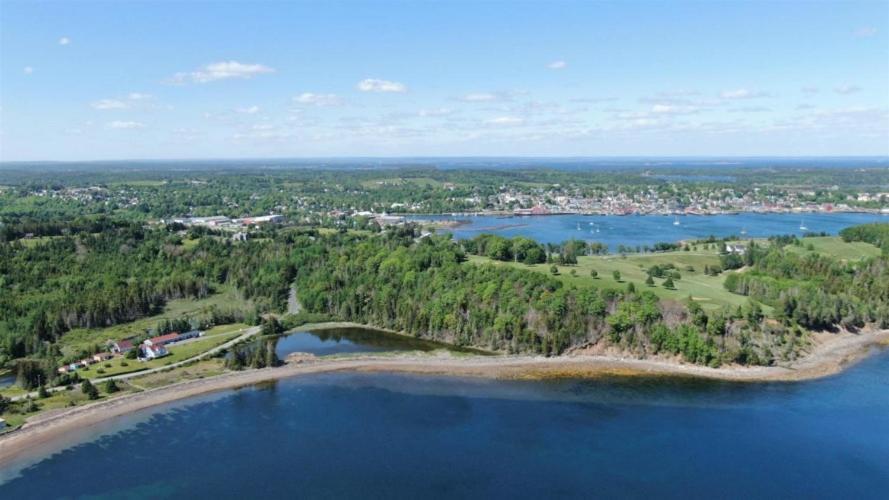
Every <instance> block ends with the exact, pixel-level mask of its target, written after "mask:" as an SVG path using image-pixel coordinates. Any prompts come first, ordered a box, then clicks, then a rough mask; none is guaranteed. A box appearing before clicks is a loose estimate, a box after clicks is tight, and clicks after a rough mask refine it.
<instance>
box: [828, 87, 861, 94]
mask: <svg viewBox="0 0 889 500" xmlns="http://www.w3.org/2000/svg"><path fill="white" fill-rule="evenodd" d="M860 90H861V87H859V86H857V85H840V86H839V87H836V88H835V89H833V91H834V92H836V93H837V94H842V95H849V94H854V93H856V92H858V91H860Z"/></svg>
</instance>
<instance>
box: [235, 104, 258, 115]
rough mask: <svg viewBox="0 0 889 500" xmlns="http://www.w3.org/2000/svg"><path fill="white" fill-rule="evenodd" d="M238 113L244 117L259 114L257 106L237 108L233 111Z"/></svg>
mask: <svg viewBox="0 0 889 500" xmlns="http://www.w3.org/2000/svg"><path fill="white" fill-rule="evenodd" d="M235 111H237V112H238V113H244V114H245V115H255V114H256V113H259V106H247V107H245V108H237V109H235Z"/></svg>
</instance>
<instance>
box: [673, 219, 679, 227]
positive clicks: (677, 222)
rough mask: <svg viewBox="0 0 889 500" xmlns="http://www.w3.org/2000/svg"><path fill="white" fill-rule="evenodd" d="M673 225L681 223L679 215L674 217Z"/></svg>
mask: <svg viewBox="0 0 889 500" xmlns="http://www.w3.org/2000/svg"><path fill="white" fill-rule="evenodd" d="M673 225H674V226H678V225H679V217H676V218H675V219H673Z"/></svg>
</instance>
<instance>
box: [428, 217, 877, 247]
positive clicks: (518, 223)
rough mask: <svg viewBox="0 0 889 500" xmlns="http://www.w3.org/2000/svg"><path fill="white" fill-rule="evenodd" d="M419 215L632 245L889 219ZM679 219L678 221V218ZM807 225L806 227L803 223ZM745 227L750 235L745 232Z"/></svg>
mask: <svg viewBox="0 0 889 500" xmlns="http://www.w3.org/2000/svg"><path fill="white" fill-rule="evenodd" d="M412 218H413V219H420V220H458V221H463V222H464V224H462V225H460V226H458V227H456V228H453V229H447V230H440V231H445V232H451V233H453V234H454V237H456V238H458V239H465V238H474V237H475V236H478V235H479V234H485V233H491V234H499V235H501V236H505V237H508V238H511V237H514V236H526V237H529V238H533V239H535V240H537V241H539V242H542V243H561V242H563V241H565V240H569V239H572V238H576V239H580V240H585V241H596V242H601V243H605V244H607V245H608V246H609V247H610V248H611V249H612V250H613V249H614V248H616V247H617V245H627V246H631V247H635V246H637V245H638V246H644V245H653V244H655V243H658V242H676V241H679V240H691V239H703V238H707V237H709V236H716V237H717V238H722V237H726V236H732V235H736V236H739V237H744V238H764V237H767V236H772V235H778V234H795V235H797V236H802V235H803V234H805V233H806V232H816V233H821V232H826V233H828V234H836V233H838V232H839V231H840V230H841V229H843V228H846V227H849V226H854V225H856V224H864V223H868V222H889V216H885V215H877V214H862V213H835V214H828V213H817V214H754V213H742V214H737V215H707V216H702V215H680V216H678V217H673V216H664V215H626V216H620V215H543V216H528V217H513V216H504V217H494V216H479V217H472V216H456V217H455V216H451V215H425V216H415V217H412ZM675 221H679V225H676V224H674V222H675ZM800 226H805V227H806V228H807V229H808V231H804V230H801V229H800ZM742 231H746V232H747V234H746V235H742V234H741V232H742Z"/></svg>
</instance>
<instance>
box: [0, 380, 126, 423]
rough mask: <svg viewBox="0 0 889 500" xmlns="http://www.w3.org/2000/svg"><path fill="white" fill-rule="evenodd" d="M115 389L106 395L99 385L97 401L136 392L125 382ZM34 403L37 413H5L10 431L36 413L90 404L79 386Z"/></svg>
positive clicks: (103, 386) (101, 385)
mask: <svg viewBox="0 0 889 500" xmlns="http://www.w3.org/2000/svg"><path fill="white" fill-rule="evenodd" d="M117 387H118V388H119V389H120V391H118V392H115V393H114V394H110V395H109V394H107V393H106V392H105V384H99V385H98V386H97V388H98V389H99V400H103V399H107V398H110V397H117V396H120V395H123V394H127V393H130V392H134V391H136V389H134V388H133V387H132V386H130V385H129V384H127V383H126V382H122V381H121V382H117ZM34 402H35V403H36V404H37V406H38V409H37V411H30V412H29V411H26V410H24V409H23V411H22V412H21V413H12V412H7V413H5V414H4V415H3V418H4V419H5V420H6V423H7V425H8V426H9V428H10V429H12V428H16V427H18V426H20V425H22V424H24V423H25V420H27V419H28V418H29V417H31V416H33V415H36V414H37V413H40V412H44V411H48V410H57V409H60V408H68V407H71V406H79V405H83V404H87V403H92V402H93V401H90V400H89V398H87V396H86V395H85V394H84V393H83V392H82V391H81V390H80V386H74V387H73V389H72V390H70V391H59V392H53V393H50V396H49V397H48V398H45V399H34Z"/></svg>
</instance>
